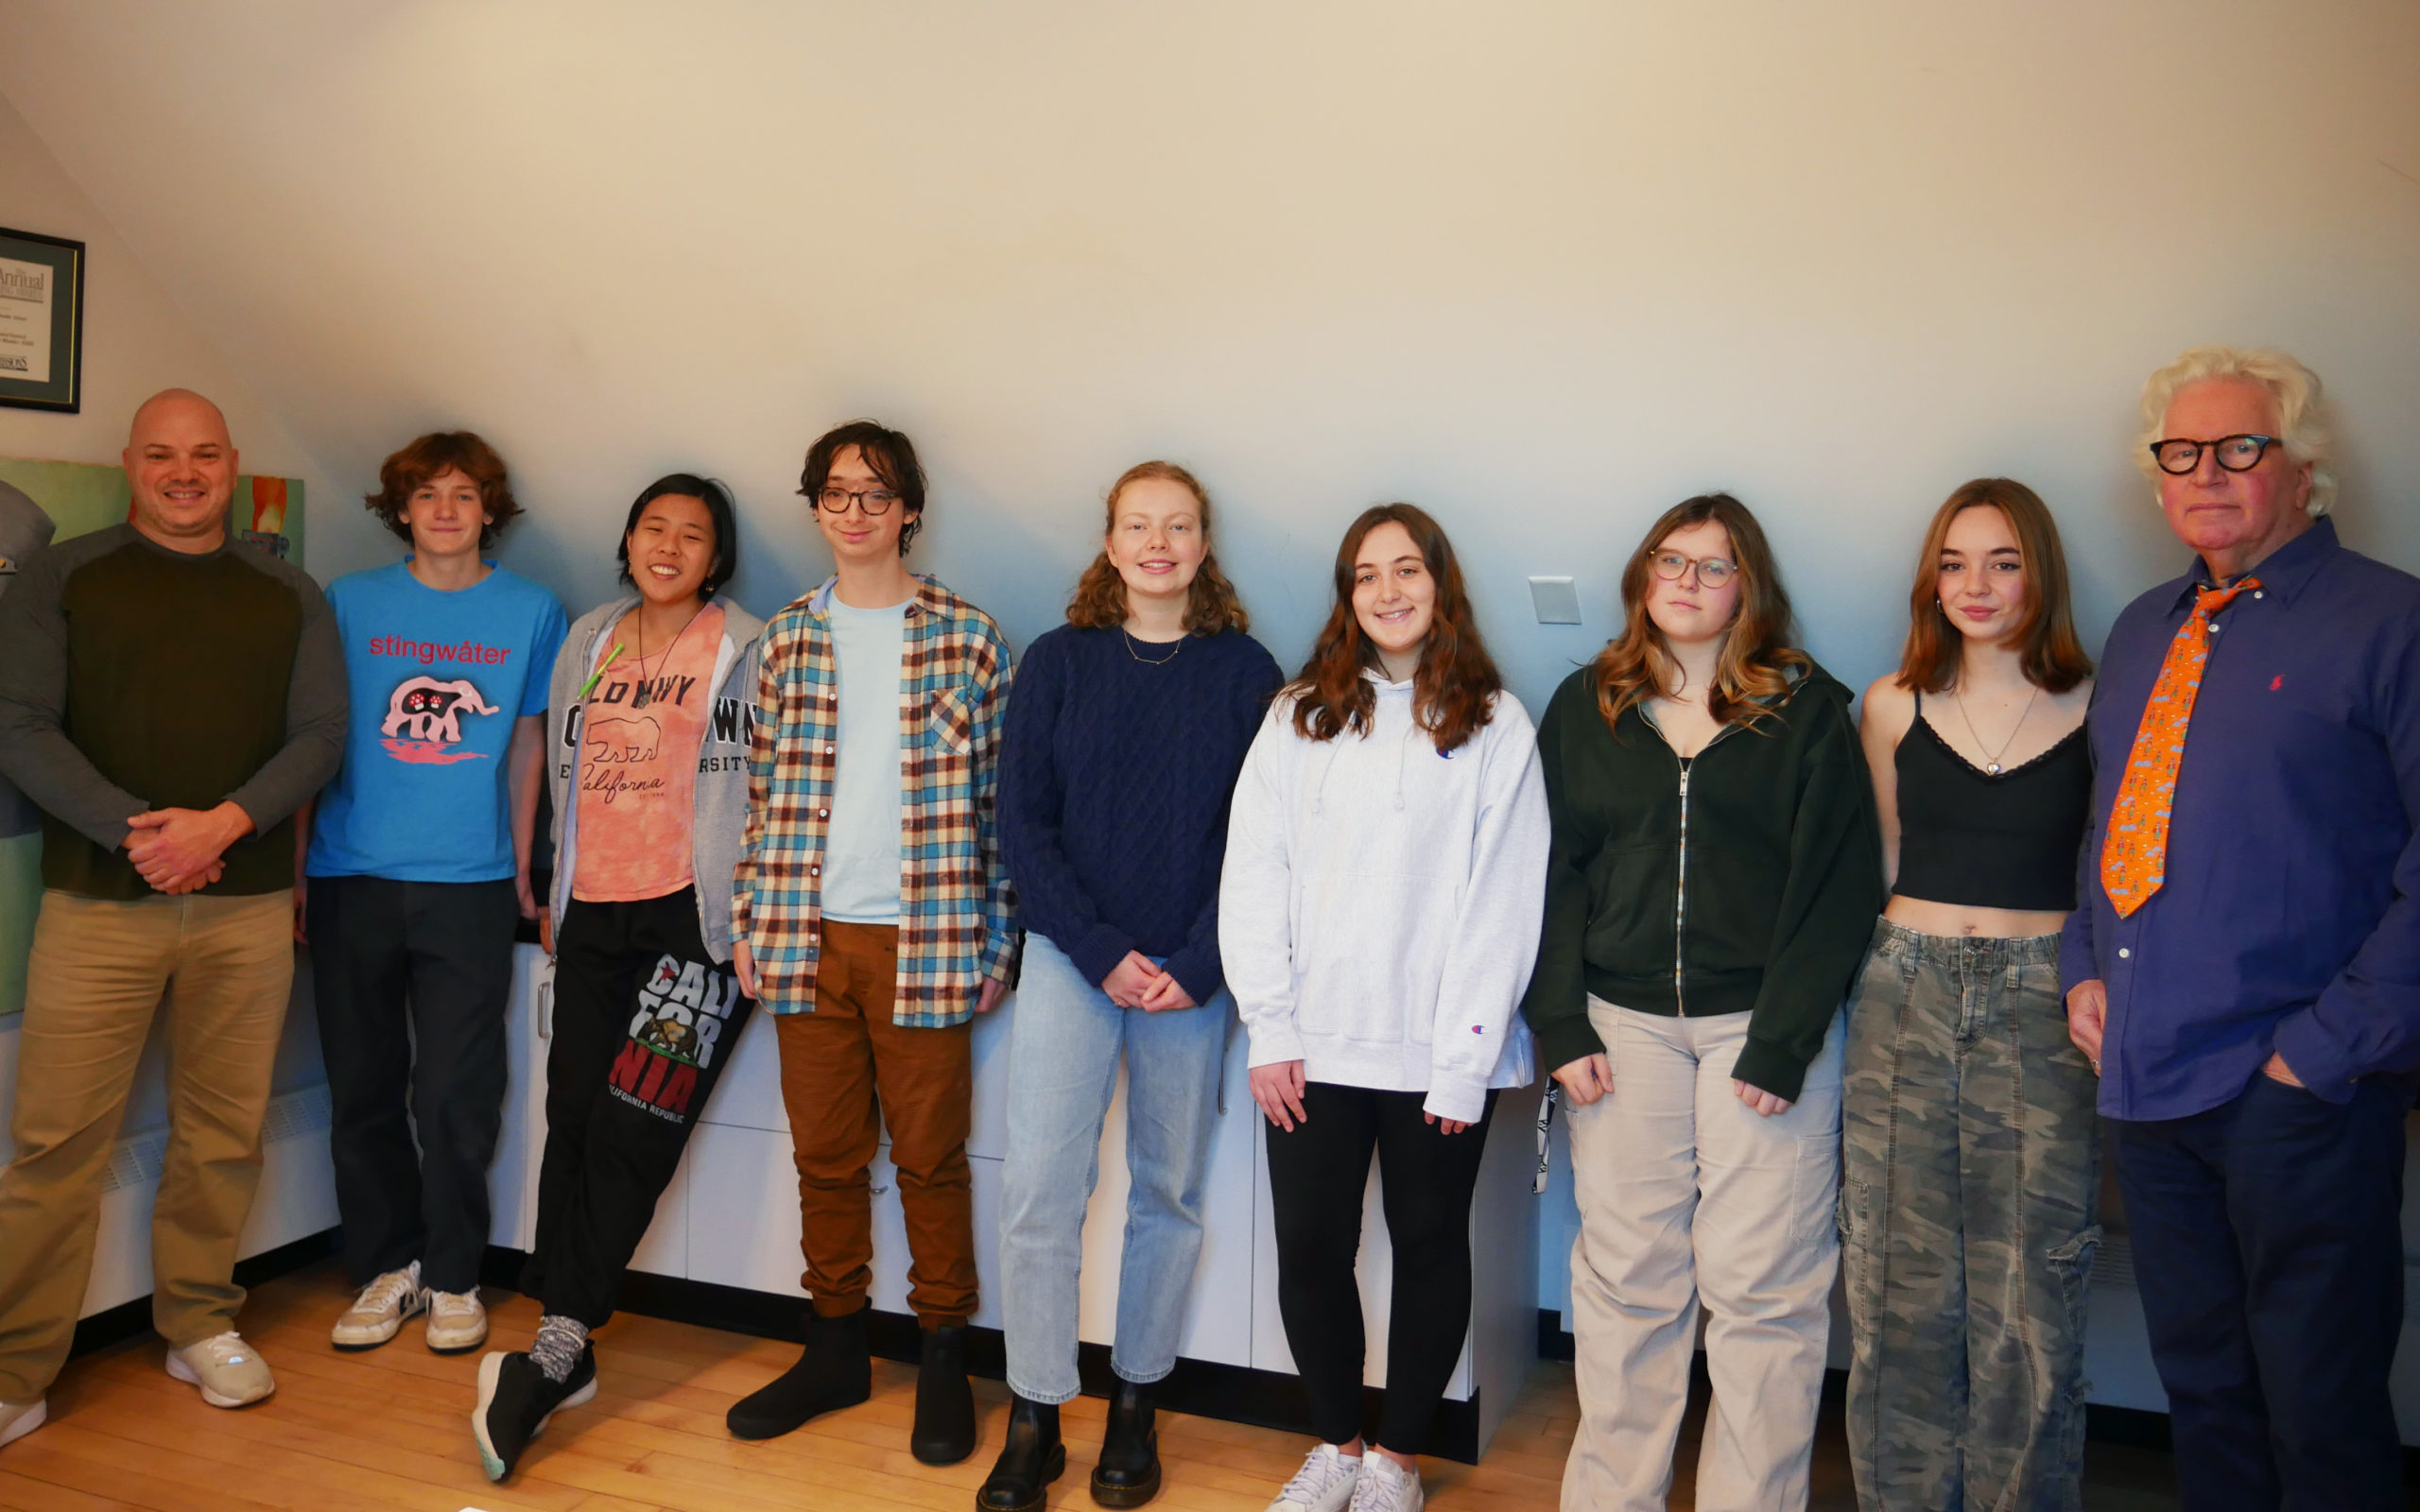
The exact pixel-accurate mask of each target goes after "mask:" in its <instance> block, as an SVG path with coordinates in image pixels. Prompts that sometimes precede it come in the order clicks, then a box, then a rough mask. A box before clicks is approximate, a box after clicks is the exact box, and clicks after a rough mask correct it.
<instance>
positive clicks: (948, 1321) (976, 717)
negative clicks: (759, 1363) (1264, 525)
mask: <svg viewBox="0 0 2420 1512" xmlns="http://www.w3.org/2000/svg"><path fill="white" fill-rule="evenodd" d="M800 485H801V487H800V491H801V492H802V493H804V495H805V496H806V497H807V498H808V499H809V500H810V501H812V502H813V506H814V508H815V520H816V524H817V525H818V526H819V527H821V530H822V532H823V537H824V539H825V540H826V541H829V542H831V545H832V555H833V558H834V563H835V566H836V568H837V569H838V570H837V571H836V573H835V575H834V576H833V577H832V578H831V579H830V580H829V581H827V582H825V583H824V584H823V585H822V586H821V587H820V588H818V589H816V590H815V591H814V592H813V593H809V594H807V595H806V596H805V597H804V598H802V599H799V600H798V601H797V602H795V603H793V604H791V605H790V606H789V607H788V608H787V609H786V610H783V611H782V612H781V613H779V614H777V615H775V616H774V617H773V621H772V623H771V624H770V625H769V626H767V627H766V629H765V637H764V652H763V657H762V660H761V661H760V662H759V666H758V673H757V693H756V725H755V731H754V736H753V739H752V743H751V749H750V759H749V782H748V789H749V802H748V833H747V837H746V841H745V844H744V846H743V849H742V851H741V858H740V862H739V868H738V873H737V876H736V878H735V894H734V896H733V899H732V928H733V934H734V964H735V967H736V969H737V971H738V973H739V979H740V982H741V985H742V987H743V988H745V990H746V991H747V992H748V993H749V995H750V996H752V997H754V998H756V999H757V1000H759V1001H760V1002H762V1003H763V1004H764V1005H765V1006H766V1007H767V1008H768V1009H769V1010H770V1011H771V1012H772V1013H774V1014H775V1015H777V1017H776V1019H775V1021H774V1022H775V1027H776V1030H777V1032H778V1033H779V1035H780V1037H781V1047H782V1101H783V1103H784V1105H785V1107H786V1108H787V1109H788V1112H789V1121H790V1138H791V1140H792V1143H793V1144H794V1146H795V1151H796V1155H797V1160H798V1172H799V1207H800V1211H801V1218H802V1224H801V1228H802V1230H803V1233H802V1247H803V1248H804V1250H805V1253H806V1275H805V1278H804V1285H805V1287H806V1290H807V1292H808V1294H809V1295H810V1296H811V1297H812V1298H813V1311H812V1313H811V1314H809V1317H808V1320H807V1332H806V1349H805V1352H804V1354H802V1355H801V1356H800V1358H799V1362H798V1364H797V1365H795V1366H791V1367H790V1368H789V1370H787V1372H785V1373H784V1374H783V1375H782V1376H781V1377H780V1378H778V1379H777V1380H775V1381H773V1382H772V1383H770V1384H769V1385H767V1386H766V1387H764V1388H763V1389H762V1390H760V1391H758V1392H756V1393H755V1394H754V1395H752V1396H750V1397H747V1398H745V1399H743V1400H740V1401H739V1402H737V1403H736V1404H735V1405H734V1406H733V1407H732V1409H731V1415H730V1418H729V1421H730V1425H731V1431H732V1432H733V1433H734V1434H735V1435H738V1436H739V1437H742V1438H770V1437H773V1436H774V1435H780V1434H786V1433H788V1432H789V1431H790V1430H791V1429H793V1428H796V1427H798V1426H799V1425H800V1424H801V1423H804V1422H805V1421H806V1420H807V1419H808V1418H810V1417H815V1416H817V1415H818V1414H821V1413H825V1412H830V1411H833V1410H835V1409H837V1408H840V1407H848V1406H854V1405H855V1404H856V1403H858V1402H861V1401H863V1400H866V1399H867V1398H868V1397H869V1396H870V1395H872V1392H873V1365H872V1361H871V1357H870V1355H869V1353H868V1349H867V1345H866V1291H867V1287H868V1286H869V1285H870V1284H871V1282H872V1280H873V1270H872V1261H873V1210H872V1207H871V1199H870V1189H869V1184H868V1180H867V1171H868V1168H869V1166H870V1165H871V1164H872V1162H873V1157H874V1146H875V1142H876V1141H877V1139H878V1138H879V1137H880V1134H881V1131H882V1126H883V1125H884V1124H885V1123H886V1122H888V1123H889V1125H890V1140H891V1144H890V1158H891V1161H892V1163H893V1164H894V1165H895V1166H896V1167H897V1168H898V1173H899V1196H900V1204H901V1206H902V1207H903V1208H904V1209H905V1210H906V1215H907V1220H908V1251H909V1255H910V1257H911V1262H912V1263H911V1264H910V1266H909V1269H908V1304H909V1305H910V1306H911V1307H913V1308H914V1309H915V1311H916V1316H917V1319H918V1321H919V1322H921V1323H922V1324H923V1325H924V1355H923V1363H922V1368H921V1370H920V1373H919V1375H918V1377H917V1382H916V1423H915V1428H914V1430H913V1432H912V1434H911V1435H910V1437H909V1440H908V1447H909V1448H910V1449H911V1450H912V1451H913V1452H914V1453H915V1455H916V1457H917V1458H918V1459H920V1460H923V1461H925V1463H926V1464H932V1465H949V1464H955V1463H957V1462H958V1461H959V1460H962V1459H964V1458H965V1457H966V1456H967V1455H969V1454H971V1453H973V1452H975V1403H974V1398H973V1396H972V1394H971V1393H970V1392H969V1391H968V1389H967V1384H966V1364H965V1336H966V1323H967V1319H968V1318H969V1317H971V1316H973V1315H974V1313H975V1304H976V1280H975V1228H974V1205H973V1185H972V1181H971V1178H970V1177H969V1173H968V1168H967V1163H966V1139H967V1133H968V1125H969V1120H970V1115H971V1104H972V1097H973V1088H974V1071H973V1062H972V1059H971V1054H970V1050H971V1043H972V1028H973V1020H974V1016H975V1015H976V1014H977V1013H985V1012H989V1011H990V1010H991V1009H992V1007H993V1005H994V1004H996V1003H998V1002H999V1000H1000V998H1001V996H1002V994H1003V993H1005V992H1006V991H1007V990H1008V985H1009V983H1010V981H1011V978H1012V977H1013V975H1014V973H1015V970H1016V960H1017V939H1018V936H1017V933H1016V926H1015V922H1014V912H1013V910H1014V903H1013V901H1012V898H1011V893H1010V889H1009V883H1008V878H1007V876H1006V875H1005V874H1004V873H1003V872H1002V870H1001V868H1000V855H999V844H998V835H997V831H996V828H995V826H994V816H993V798H994V791H995V789H996V787H997V785H998V765H997V758H998V752H999V743H1000V726H1001V716H1002V713H1003V711H1004V707H1005V703H1006V699H1007V696H1008V691H1009V646H1008V642H1007V641H1006V640H1005V639H1003V638H1002V636H1001V634H1000V629H999V627H998V626H996V625H994V624H993V623H992V618H991V616H990V615H988V614H985V613H984V612H983V611H982V610H979V609H977V608H976V607H975V606H974V605H972V604H969V603H967V602H966V601H965V600H964V599H961V598H959V596H958V595H957V594H955V593H951V592H950V591H949V590H948V589H946V588H943V587H942V585H941V584H940V583H938V582H936V581H934V580H933V579H932V578H930V577H923V576H915V575H913V574H911V573H909V572H908V567H907V563H906V561H905V559H904V558H906V557H907V555H908V542H909V541H913V540H914V539H915V535H916V532H917V530H918V528H919V527H920V526H921V525H922V524H923V517H924V509H925V473H924V470H923V468H922V467H921V466H920V465H919V464H918V463H917V460H916V449H915V447H914V446H913V445H912V444H911V443H910V442H909V441H908V438H907V437H905V436H903V435H901V434H900V433H899V432H897V431H894V430H889V429H886V428H885V427H883V426H881V425H877V424H875V423H873V421H854V422H852V423H850V424H847V425H843V426H841V427H840V428H839V429H838V430H835V431H832V432H830V433H829V434H827V435H825V436H824V437H823V438H821V439H820V440H818V441H817V442H816V443H815V445H814V446H813V447H812V448H810V449H809V450H808V452H807V454H806V467H805V471H804V473H803V474H802V475H801V477H800Z"/></svg>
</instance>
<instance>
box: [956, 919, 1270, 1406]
mask: <svg viewBox="0 0 2420 1512" xmlns="http://www.w3.org/2000/svg"><path fill="white" fill-rule="evenodd" d="M1009 1013H1010V1024H1009V1089H1010V1093H1009V1155H1008V1160H1007V1161H1006V1164H1005V1168H1004V1170H1003V1172H1002V1181H1001V1188H1002V1198H1001V1212H1000V1282H1001V1284H1000V1294H1001V1295H1000V1309H1001V1312H1002V1314H1003V1315H1004V1320H1005V1322H1006V1324H1007V1329H1006V1331H1005V1332H1006V1333H1007V1335H1008V1350H1009V1385H1010V1388H1011V1389H1012V1390H1013V1391H1015V1392H1016V1394H1017V1395H1018V1396H1020V1397H1023V1398H1025V1399H1026V1400H1029V1401H1036V1402H1044V1403H1052V1402H1062V1401H1069V1400H1074V1398H1075V1397H1076V1395H1077V1393H1078V1391H1079V1389H1080V1388H1079V1385H1078V1383H1077V1379H1076V1309H1077V1296H1078V1282H1077V1269H1078V1266H1079V1265H1080V1263H1081V1262H1082V1258H1083V1255H1082V1250H1083V1228H1084V1210H1085V1207H1086V1206H1087V1205H1088V1204H1089V1203H1090V1202H1091V1201H1092V1195H1093V1183H1094V1182H1095V1181H1096V1180H1097V1179H1098V1178H1099V1176H1100V1131H1101V1125H1102V1124H1103V1123H1105V1122H1106V1121H1107V1119H1108V1117H1109V1103H1110V1098H1111V1096H1112V1095H1113V1094H1114V1093H1115V1091H1116V1089H1117V1059H1118V1055H1119V1053H1120V1052H1121V1051H1123V1052H1124V1054H1125V1057H1126V1169H1127V1173H1128V1175H1129V1177H1130V1178H1131V1180H1132V1188H1131V1190H1130V1191H1129V1193H1128V1194H1127V1198H1126V1252H1125V1256H1124V1258H1123V1260H1122V1261H1121V1263H1120V1264H1119V1267H1118V1275H1117V1339H1116V1343H1115V1345H1114V1346H1113V1347H1112V1349H1111V1351H1110V1366H1111V1368H1112V1369H1114V1370H1115V1371H1116V1372H1117V1374H1118V1376H1119V1377H1120V1378H1121V1379H1124V1380H1127V1381H1132V1382H1134V1383H1137V1384H1148V1383H1150V1382H1153V1381H1157V1380H1160V1379H1161V1378H1162V1377H1164V1376H1166V1375H1167V1373H1168V1372H1169V1371H1170V1370H1173V1369H1175V1368H1176V1349H1177V1342H1178V1340H1179V1338H1180V1337H1181V1336H1182V1334H1183V1332H1184V1299H1185V1293H1186V1292H1187V1290H1188V1289H1190V1288H1191V1286H1192V1284H1193V1266H1194V1262H1195V1261H1197V1260H1198V1259H1200V1258H1201V1188H1202V1183H1203V1179H1204V1173H1205V1172H1206V1170H1207V1169H1208V1166H1209V1160H1210V1135H1211V1130H1212V1127H1213V1125H1214V1122H1215V1121H1216V1119H1217V1118H1218V1114H1219V1109H1218V1102H1219V1063H1220V1062H1221V1061H1222V1060H1224V1059H1225V1058H1226V1046H1227V1025H1228V1024H1229V1023H1230V1022H1233V1020H1234V1016H1235V1005H1234V1001H1233V1000H1232V999H1231V998H1229V997H1228V995H1227V993H1226V990H1225V989H1224V988H1220V989H1219V994H1218V996H1216V997H1214V998H1212V999H1211V1000H1210V1001H1209V1002H1207V1003H1204V1004H1202V1005H1200V1006H1199V1007H1193V1008H1184V1009H1179V1010H1175V1011H1166V1012H1159V1013H1146V1012H1144V1011H1143V1010H1142V1009H1140V1008H1121V1007H1119V1006H1117V1005H1115V1004H1114V1003H1112V1002H1110V1001H1109V997H1108V995H1107V994H1106V993H1104V992H1102V991H1101V990H1100V988H1097V987H1095V986H1093V985H1092V984H1091V983H1090V982H1087V981H1085V980H1084V978H1083V973H1081V972H1080V971H1077V970H1076V968H1075V965H1074V963H1073V962H1071V961H1069V960H1068V959H1067V957H1066V956H1065V955H1063V954H1061V953H1060V951H1059V949H1058V948H1057V947H1056V946H1054V945H1052V944H1051V943H1050V942H1049V941H1048V940H1046V939H1044V938H1043V937H1042V936H1039V935H1030V936H1027V937H1026V946H1025V974H1024V977H1023V978H1022V980H1021V981H1020V983H1019V985H1018V987H1017V993H1016V1003H1015V1005H1014V1006H1013V1007H1011V1009H1010V1010H1009Z"/></svg>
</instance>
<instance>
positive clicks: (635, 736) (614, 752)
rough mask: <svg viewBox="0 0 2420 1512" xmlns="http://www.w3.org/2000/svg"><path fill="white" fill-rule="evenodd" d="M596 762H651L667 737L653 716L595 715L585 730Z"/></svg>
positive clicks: (582, 734) (591, 759) (582, 732)
mask: <svg viewBox="0 0 2420 1512" xmlns="http://www.w3.org/2000/svg"><path fill="white" fill-rule="evenodd" d="M581 738H583V739H584V740H586V741H587V743H588V759H589V760H590V761H592V762H621V763H629V762H651V761H653V760H655V751H656V747H657V746H658V745H660V744H661V743H662V741H663V739H664V727H663V726H661V725H659V724H657V723H656V722H655V721H654V720H652V719H647V718H639V719H592V720H590V721H588V723H587V725H586V727H585V728H584V729H583V730H581Z"/></svg>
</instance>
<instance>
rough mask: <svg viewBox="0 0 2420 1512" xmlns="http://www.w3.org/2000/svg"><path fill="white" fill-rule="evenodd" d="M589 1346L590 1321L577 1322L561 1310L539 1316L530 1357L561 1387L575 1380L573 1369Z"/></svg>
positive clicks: (547, 1376) (530, 1347)
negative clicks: (572, 1376) (580, 1352)
mask: <svg viewBox="0 0 2420 1512" xmlns="http://www.w3.org/2000/svg"><path fill="white" fill-rule="evenodd" d="M587 1345H588V1325H587V1324H585V1323H579V1322H575V1321H573V1320H572V1319H570V1318H567V1317H565V1316H563V1315H562V1314H561V1313H548V1314H545V1315H544V1317H541V1318H540V1319H538V1338H537V1342H536V1343H534V1344H532V1345H530V1346H529V1358H530V1360H531V1361H532V1362H534V1363H535V1364H536V1365H537V1366H538V1368H539V1369H540V1370H542V1371H544V1372H545V1376H546V1379H547V1380H549V1381H551V1382H553V1383H555V1384H556V1385H559V1386H560V1385H562V1383H564V1382H566V1381H569V1380H570V1379H571V1373H572V1370H573V1369H574V1368H575V1367H576V1366H579V1351H580V1350H581V1349H585V1348H587Z"/></svg>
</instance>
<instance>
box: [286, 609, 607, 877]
mask: <svg viewBox="0 0 2420 1512" xmlns="http://www.w3.org/2000/svg"><path fill="white" fill-rule="evenodd" d="M328 607H329V608H331V609H333V610H335V611H336V617H337V636H338V637H339V638H340V639H341V640H342V641H343V643H344V664H345V677H346V680H347V682H348V683H349V684H350V686H351V688H352V694H353V712H352V717H351V721H350V724H349V727H348V728H347V730H346V731H345V746H344V767H343V769H342V770H341V771H339V772H337V780H336V781H335V782H331V783H330V784H328V787H327V790H326V791H325V792H323V793H321V794H320V806H319V811H318V813H317V814H316V815H315V816H313V820H312V825H311V851H310V854H309V856H308V857H307V858H306V859H305V861H304V862H303V870H304V871H305V872H306V873H307V874H309V875H311V876H314V877H389V878H392V879H394V880H396V881H399V882H496V881H501V880H503V879H506V878H509V877H510V876H511V875H512V802H511V796H510V772H509V771H508V770H507V765H508V764H507V762H506V756H507V754H508V752H509V751H510V747H511V745H512V725H513V721H514V720H515V719H518V718H520V717H522V716H524V715H528V714H543V713H545V712H546V682H547V679H548V678H550V677H552V676H553V674H554V668H555V652H556V651H557V650H558V649H560V648H561V647H562V644H563V633H564V630H565V625H564V622H563V608H562V605H561V604H559V603H557V602H556V601H555V595H554V594H552V593H548V592H546V591H545V590H544V589H543V588H541V587H539V586H538V585H537V584H535V583H533V582H531V581H529V579H527V578H526V577H523V576H518V575H517V574H513V573H509V572H506V571H505V570H504V569H503V568H501V567H495V568H493V571H491V572H490V573H489V574H488V575H487V576H485V577H483V578H481V579H480V580H479V581H478V582H476V583H475V584H473V585H472V586H471V587H469V588H465V589H461V590H458V592H455V593H441V592H439V591H438V590H436V589H434V588H430V587H428V586H427V585H425V584H423V582H422V581H421V580H420V579H419V578H417V577H414V576H412V573H411V568H410V566H409V564H408V563H406V562H397V563H396V564H395V565H393V566H391V567H377V568H372V570H370V571H369V572H361V573H351V574H348V575H346V576H342V577H339V578H337V580H336V581H335V582H333V583H331V584H329V585H328Z"/></svg>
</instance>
